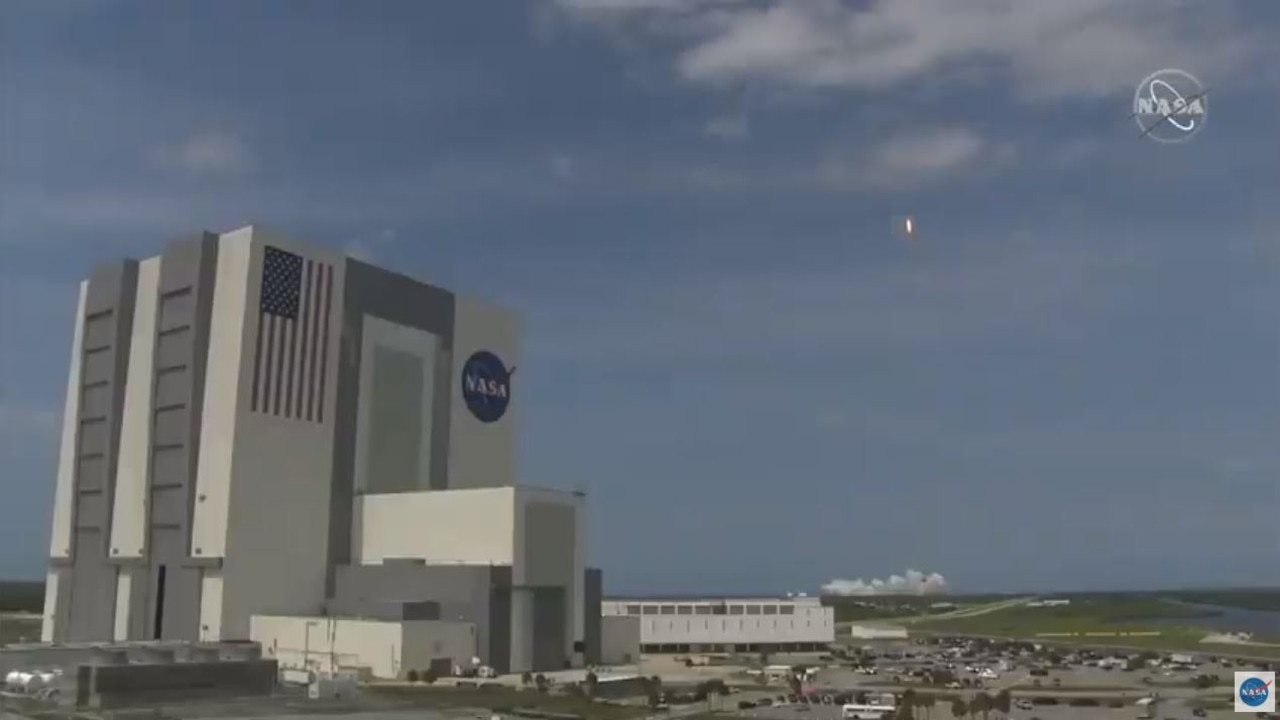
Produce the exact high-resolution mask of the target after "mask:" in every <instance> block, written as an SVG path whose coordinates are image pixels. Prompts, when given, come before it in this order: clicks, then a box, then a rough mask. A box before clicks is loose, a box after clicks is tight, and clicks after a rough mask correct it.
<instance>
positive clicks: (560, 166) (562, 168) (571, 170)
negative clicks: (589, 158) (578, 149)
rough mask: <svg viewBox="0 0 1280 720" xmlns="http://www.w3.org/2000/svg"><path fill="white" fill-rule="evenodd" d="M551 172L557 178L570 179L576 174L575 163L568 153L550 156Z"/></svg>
mask: <svg viewBox="0 0 1280 720" xmlns="http://www.w3.org/2000/svg"><path fill="white" fill-rule="evenodd" d="M551 174H552V175H554V176H556V178H557V179H559V180H565V181H568V180H572V179H573V178H574V176H575V175H577V164H576V163H575V162H574V161H573V158H572V157H570V156H568V155H556V156H555V157H553V158H551Z"/></svg>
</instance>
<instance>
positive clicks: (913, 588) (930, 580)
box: [822, 570, 950, 596]
mask: <svg viewBox="0 0 1280 720" xmlns="http://www.w3.org/2000/svg"><path fill="white" fill-rule="evenodd" d="M948 592H950V590H949V589H948V588H947V579H946V578H944V577H942V576H941V575H939V574H938V573H929V574H925V573H922V572H920V571H919V570H908V571H907V572H906V573H905V574H903V575H891V576H889V577H888V578H887V579H884V580H881V579H879V578H873V579H872V580H871V581H869V582H868V581H866V580H863V579H862V578H857V579H855V580H841V579H836V580H832V581H831V582H829V583H827V584H826V585H823V586H822V594H823V595H845V596H857V595H946V594H947V593H948Z"/></svg>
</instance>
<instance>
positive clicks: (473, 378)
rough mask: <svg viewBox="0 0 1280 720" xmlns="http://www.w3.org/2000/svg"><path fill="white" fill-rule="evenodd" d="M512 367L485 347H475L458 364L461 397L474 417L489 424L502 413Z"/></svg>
mask: <svg viewBox="0 0 1280 720" xmlns="http://www.w3.org/2000/svg"><path fill="white" fill-rule="evenodd" d="M515 370H516V369H515V368H514V367H513V368H508V367H507V366H506V365H504V364H503V362H502V358H499V357H498V356H497V355H494V354H493V353H491V352H489V351H488V350H479V351H477V352H475V353H474V354H472V356H471V357H470V358H467V362H466V364H465V365H463V366H462V399H463V401H465V402H466V403H467V409H468V410H470V411H471V414H472V415H475V416H476V419H477V420H479V421H480V422H482V423H493V422H497V421H499V420H501V419H502V416H503V415H505V414H506V412H507V405H508V404H509V403H510V402H511V374H512V373H513V372H515Z"/></svg>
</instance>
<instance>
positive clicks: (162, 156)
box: [152, 131, 255, 177]
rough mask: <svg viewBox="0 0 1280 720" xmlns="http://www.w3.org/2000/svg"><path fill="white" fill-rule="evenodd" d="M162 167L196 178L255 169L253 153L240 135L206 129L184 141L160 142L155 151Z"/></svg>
mask: <svg viewBox="0 0 1280 720" xmlns="http://www.w3.org/2000/svg"><path fill="white" fill-rule="evenodd" d="M152 156H153V159H154V160H155V162H156V163H157V164H158V165H160V166H161V167H163V168H165V169H169V170H175V171H179V172H182V173H185V174H188V175H192V176H196V177H205V176H214V175H239V174H241V173H244V172H247V171H249V170H252V169H253V167H254V165H255V162H254V158H253V153H252V152H251V151H250V150H249V147H248V146H247V145H246V144H245V143H244V141H243V140H241V139H240V138H238V137H236V136H234V135H231V134H228V133H224V132H218V131H205V132H201V133H197V134H195V135H192V136H191V137H189V138H186V139H185V140H183V141H181V142H178V143H174V144H170V145H161V146H159V147H156V148H155V149H154V150H153V155H152Z"/></svg>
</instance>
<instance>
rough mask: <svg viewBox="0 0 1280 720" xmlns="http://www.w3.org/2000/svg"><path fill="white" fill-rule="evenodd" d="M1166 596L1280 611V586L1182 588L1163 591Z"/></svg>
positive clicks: (1235, 606) (1205, 602)
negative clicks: (1226, 588)
mask: <svg viewBox="0 0 1280 720" xmlns="http://www.w3.org/2000/svg"><path fill="white" fill-rule="evenodd" d="M1163 595H1164V597H1168V598H1172V599H1174V600H1180V601H1182V602H1189V603H1200V604H1203V605H1221V606H1222V607H1231V608H1240V609H1242V610H1271V611H1277V612H1280V588H1245V589H1241V590H1181V591H1177V592H1171V593H1163Z"/></svg>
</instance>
